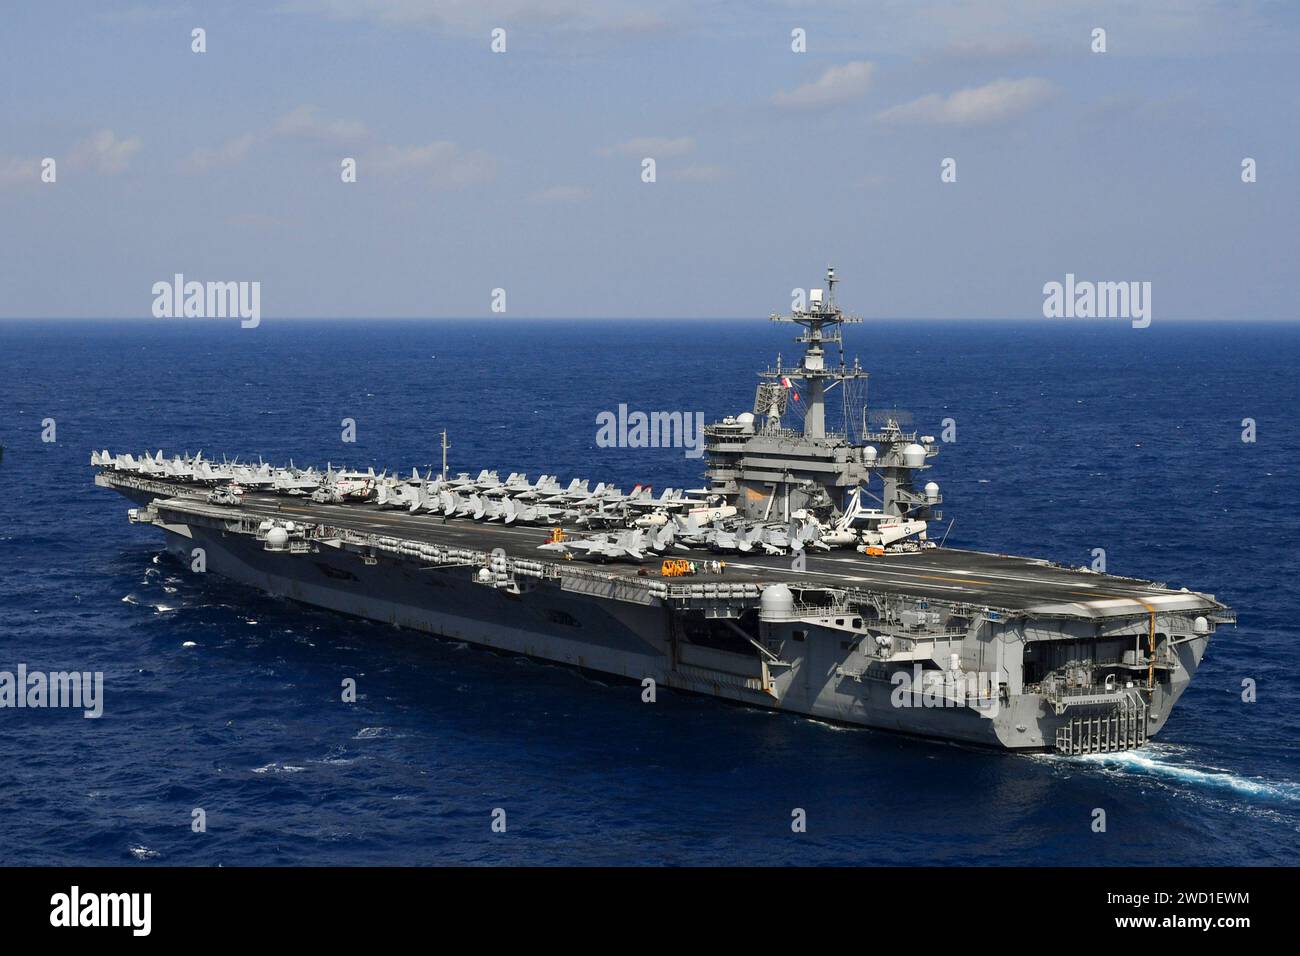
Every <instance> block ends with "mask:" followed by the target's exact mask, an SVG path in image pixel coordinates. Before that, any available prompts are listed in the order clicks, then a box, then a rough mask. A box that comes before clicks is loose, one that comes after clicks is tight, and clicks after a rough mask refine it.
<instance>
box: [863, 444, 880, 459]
mask: <svg viewBox="0 0 1300 956" xmlns="http://www.w3.org/2000/svg"><path fill="white" fill-rule="evenodd" d="M877 454H878V453H877V451H876V446H875V445H868V446H867V447H866V448H864V449H862V457H863V458H864V459H865V460H867V461H875V460H876V455H877Z"/></svg>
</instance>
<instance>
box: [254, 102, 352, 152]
mask: <svg viewBox="0 0 1300 956" xmlns="http://www.w3.org/2000/svg"><path fill="white" fill-rule="evenodd" d="M274 133H275V135H277V136H283V137H286V138H288V139H301V140H307V141H309V142H316V143H330V144H335V145H346V144H348V143H355V142H357V141H358V140H362V139H365V138H366V136H367V131H366V127H365V124H364V123H360V122H358V121H356V120H343V119H326V118H323V117H322V116H321V113H320V110H319V109H317V108H316V107H315V106H299V107H298V108H297V109H295V110H293V111H292V112H290V113H286V114H285V115H284V116H282V117H280V119H279V120H277V121H276V124H275V129H274Z"/></svg>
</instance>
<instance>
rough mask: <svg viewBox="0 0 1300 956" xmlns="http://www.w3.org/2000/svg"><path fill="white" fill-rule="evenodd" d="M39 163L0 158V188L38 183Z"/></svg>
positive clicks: (28, 160)
mask: <svg viewBox="0 0 1300 956" xmlns="http://www.w3.org/2000/svg"><path fill="white" fill-rule="evenodd" d="M40 165H41V164H40V161H39V160H36V159H20V158H18V157H17V156H0V187H3V186H22V185H26V184H27V183H35V182H39V181H40V177H41V170H40Z"/></svg>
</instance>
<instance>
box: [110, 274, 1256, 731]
mask: <svg viewBox="0 0 1300 956" xmlns="http://www.w3.org/2000/svg"><path fill="white" fill-rule="evenodd" d="M827 280H828V281H827V285H826V288H825V289H824V290H822V289H814V290H811V291H810V292H809V294H808V298H807V302H806V303H803V304H801V306H800V307H799V308H797V309H795V310H794V311H793V312H792V313H790V314H787V315H774V316H772V319H773V320H774V321H779V322H787V323H793V324H795V325H797V326H799V327H800V328H801V330H802V334H800V335H799V337H798V338H797V339H796V342H797V343H798V344H800V345H802V346H803V353H802V355H801V357H800V359H799V361H798V363H797V364H795V365H786V364H784V363H783V362H782V360H781V359H780V358H779V357H778V359H777V362H776V363H775V364H774V365H772V366H770V367H769V368H767V369H765V370H763V371H761V372H760V373H759V382H758V386H757V389H756V392H755V401H754V404H753V408H752V410H747V411H745V412H742V413H740V414H737V415H735V416H730V417H727V418H724V419H723V420H722V421H720V422H716V423H715V424H713V425H711V426H709V427H708V428H707V429H706V433H705V434H706V445H705V454H706V456H707V467H706V471H705V475H706V478H707V485H706V486H705V487H703V488H700V489H696V490H693V491H674V490H671V489H669V490H664V491H661V492H659V493H658V494H656V493H655V492H654V491H653V490H651V489H650V488H646V487H640V486H638V487H637V488H634V489H632V490H630V491H629V492H627V493H624V492H623V491H622V490H621V489H618V488H615V487H613V486H612V485H609V484H603V483H602V484H597V485H596V486H595V487H592V485H591V482H590V481H588V480H579V479H572V480H570V481H568V482H567V483H564V482H561V481H560V480H559V479H558V477H557V476H546V475H544V476H542V477H541V478H539V479H537V480H535V481H530V480H529V479H528V478H527V476H525V475H522V474H518V473H512V474H508V475H507V476H506V477H505V478H502V477H501V475H500V473H498V472H496V471H489V470H486V469H483V470H480V471H479V472H477V474H475V473H472V472H464V473H459V474H457V475H455V476H454V477H453V476H451V475H449V474H448V473H447V471H446V469H445V468H444V470H443V471H442V473H440V474H436V475H435V474H433V473H432V472H429V473H426V474H425V475H420V474H419V472H418V471H412V472H411V473H410V475H408V476H403V475H399V474H390V473H389V472H388V471H386V470H384V471H381V472H380V473H379V474H376V473H375V470H374V469H373V468H367V469H366V470H365V471H364V472H363V471H348V470H347V469H343V470H340V471H335V470H334V469H333V468H332V467H327V468H326V469H324V470H319V469H316V468H308V469H301V468H296V467H293V466H292V465H290V466H286V467H272V466H270V465H267V464H263V463H261V462H260V461H259V463H258V464H257V465H253V464H251V463H240V462H239V461H238V460H233V461H227V460H225V459H223V460H221V461H215V460H213V459H212V458H211V457H208V458H204V457H203V455H202V454H198V455H194V456H189V455H188V454H187V455H184V456H180V455H174V456H172V457H171V458H166V457H164V455H163V453H162V452H161V451H160V452H158V453H157V454H154V455H150V454H148V453H145V454H143V455H140V456H138V457H137V456H135V455H131V454H116V455H114V454H111V453H109V452H108V451H107V450H104V451H102V452H95V453H94V454H93V455H92V458H91V462H92V464H93V465H94V466H95V467H96V468H97V475H96V483H97V484H99V485H101V486H103V487H106V488H112V489H114V490H116V491H118V492H120V493H121V494H123V495H124V496H126V497H127V498H129V499H130V500H131V501H132V502H134V503H135V505H136V507H135V508H132V509H131V510H130V512H129V516H130V518H131V520H132V521H134V522H137V523H141V524H147V525H151V526H155V527H157V528H159V529H161V530H162V531H163V532H164V533H165V538H166V542H167V547H168V549H169V550H170V551H171V552H173V553H174V554H175V555H176V556H177V557H178V558H180V559H181V560H182V561H183V562H184V563H185V565H186V566H187V567H191V568H194V567H202V568H203V569H205V570H206V572H208V573H217V574H220V575H223V576H225V577H228V578H231V579H234V580H236V581H239V582H242V583H244V584H247V585H250V586H252V587H255V588H259V589H261V590H263V591H265V592H268V593H271V594H275V595H279V596H283V597H286V598H290V599H292V600H295V601H299V602H302V603H305V604H309V605H314V606H317V607H322V608H328V609H332V610H335V611H339V612H343V613H346V614H352V615H357V616H359V617H363V618H368V619H371V620H377V621H384V622H388V623H392V624H394V625H398V626H401V627H407V628H411V629H414V630H418V631H423V632H427V633H429V634H433V635H439V636H442V637H448V638H453V639H457V640H464V641H468V642H471V643H475V644H480V645H484V646H488V647H492V648H497V649H501V650H506V651H512V652H516V653H519V654H525V655H528V656H532V657H537V658H542V659H546V660H551V661H557V662H560V663H564V664H570V665H573V666H577V667H582V668H587V669H591V670H595V671H601V672H606V673H611V674H617V675H621V676H623V677H626V678H629V679H631V680H634V681H637V682H644V681H646V680H651V681H654V682H656V683H657V684H658V685H660V686H666V687H672V688H677V689H681V690H686V691H693V692H697V693H703V694H710V695H713V696H717V697H723V698H728V699H731V700H735V701H741V702H744V703H747V704H753V705H757V706H762V707H769V708H774V709H779V710H785V711H790V712H793V713H798V714H805V715H810V716H815V717H819V718H823V719H828V720H833V721H839V722H844V723H850V724H860V725H865V726H869V727H876V728H881V729H887V730H893V731H900V732H904V733H909V734H915V735H920V736H926V737H934V738H941V739H947V740H955V741H962V742H967V743H973V744H981V745H988V746H993V747H1001V748H1006V749H1012V750H1056V751H1060V752H1063V753H1068V754H1080V753H1105V752H1112V751H1118V750H1125V749H1129V748H1132V747H1137V746H1140V745H1142V744H1143V743H1144V742H1145V741H1146V740H1147V739H1148V738H1149V737H1151V736H1152V735H1154V734H1156V733H1158V732H1159V731H1160V730H1161V728H1162V727H1163V726H1164V724H1165V722H1166V721H1167V719H1168V717H1169V714H1170V711H1171V709H1172V708H1173V706H1174V703H1175V702H1176V701H1177V700H1178V698H1179V696H1180V695H1181V694H1182V692H1183V690H1184V689H1185V688H1186V687H1187V685H1188V683H1189V681H1190V680H1191V678H1192V675H1193V674H1194V673H1195V672H1196V669H1197V667H1198V666H1199V664H1200V662H1201V659H1202V657H1203V655H1204V654H1205V650H1206V646H1207V645H1208V643H1209V640H1210V637H1211V636H1212V635H1213V633H1214V632H1215V630H1216V629H1217V628H1218V627H1219V626H1220V625H1222V624H1225V623H1230V622H1232V621H1233V620H1234V618H1233V615H1232V612H1231V611H1230V610H1229V609H1228V608H1227V607H1225V606H1224V605H1223V604H1222V603H1220V602H1219V601H1217V600H1216V599H1215V598H1214V597H1213V596H1212V595H1209V594H1203V593H1199V592H1194V591H1189V590H1187V589H1172V588H1168V587H1165V586H1163V585H1160V584H1157V583H1154V582H1150V581H1145V580H1139V579H1135V578H1124V577H1118V576H1114V575H1107V574H1098V573H1094V572H1092V571H1088V570H1085V569H1082V568H1067V567H1063V566H1060V565H1057V564H1054V563H1052V562H1049V561H1046V560H1042V559H1038V558H1025V557H1015V556H1011V555H1002V554H991V553H984V552H978V551H967V550H957V549H951V548H945V547H941V546H938V545H937V544H936V543H935V542H934V541H933V540H931V538H930V535H929V531H930V526H931V523H932V522H935V521H937V520H938V519H939V518H940V513H939V511H938V506H939V505H940V504H941V503H942V498H941V495H940V492H939V486H938V484H937V483H936V482H935V481H933V480H928V481H924V483H923V484H921V482H922V479H923V478H924V477H925V475H926V472H927V471H928V470H929V469H930V467H931V465H930V461H931V459H933V458H934V457H935V456H936V455H937V454H938V446H937V445H936V443H935V440H934V438H933V437H932V436H928V435H920V434H917V433H915V432H911V431H905V430H904V428H903V427H902V423H901V422H899V421H898V420H897V418H898V416H893V417H891V416H889V415H885V416H883V417H877V418H876V420H875V422H874V423H873V422H871V421H870V420H869V419H870V416H869V415H868V411H867V404H866V401H865V392H866V382H867V373H866V372H865V371H864V370H863V369H862V368H861V366H860V364H859V363H858V361H857V360H856V359H855V360H854V361H853V362H852V363H851V364H849V363H847V361H846V357H845V354H844V350H843V327H844V326H845V325H847V324H853V323H857V322H859V321H860V320H859V319H857V318H855V317H853V316H849V315H847V314H845V313H844V312H842V311H841V310H840V308H839V307H838V306H837V305H836V303H835V284H836V281H835V275H834V271H833V270H828V274H827ZM836 405H838V410H839V412H840V414H839V415H838V418H839V421H838V423H834V422H832V421H831V420H830V419H831V418H832V417H833V416H828V414H827V411H828V407H830V408H832V409H833V408H835V407H836ZM796 425H799V426H801V427H795V426H796ZM444 442H445V438H444ZM918 485H919V488H918Z"/></svg>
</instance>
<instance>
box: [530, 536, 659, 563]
mask: <svg viewBox="0 0 1300 956" xmlns="http://www.w3.org/2000/svg"><path fill="white" fill-rule="evenodd" d="M650 544H651V542H650V540H649V539H648V537H647V535H646V533H645V531H644V530H642V529H641V528H637V529H636V530H635V531H622V532H619V533H618V534H598V535H593V536H591V537H587V538H570V539H566V540H564V541H552V542H547V543H546V544H541V545H538V549H539V550H541V551H559V552H561V553H562V554H566V555H568V556H570V557H574V558H581V559H582V560H584V561H599V562H606V561H633V562H636V563H638V564H639V563H641V562H642V561H644V560H646V551H647V549H648V548H649V546H650Z"/></svg>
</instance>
